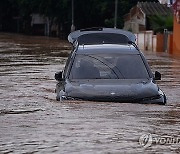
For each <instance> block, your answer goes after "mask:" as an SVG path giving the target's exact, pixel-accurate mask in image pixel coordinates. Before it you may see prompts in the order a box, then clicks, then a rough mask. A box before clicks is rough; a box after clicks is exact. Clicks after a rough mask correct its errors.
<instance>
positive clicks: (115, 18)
mask: <svg viewBox="0 0 180 154" xmlns="http://www.w3.org/2000/svg"><path fill="white" fill-rule="evenodd" d="M117 6H118V0H115V13H114V28H117V9H118V8H117Z"/></svg>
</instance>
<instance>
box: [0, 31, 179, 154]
mask: <svg viewBox="0 0 180 154" xmlns="http://www.w3.org/2000/svg"><path fill="white" fill-rule="evenodd" d="M70 49H71V47H70V46H69V44H68V43H67V42H66V41H62V40H59V39H57V38H47V37H37V36H36V37H32V36H23V35H15V34H5V33H0V153H18V154H19V153H47V154H49V153H57V154H59V153H63V154H64V153H65V154H66V153H67V154H69V153H75V154H76V153H77V154H81V153H82V154H88V153H92V154H110V153H113V154H116V153H117V154H119V153H132V154H134V153H167V154H169V153H180V125H179V123H180V58H179V57H178V56H175V57H173V56H172V55H169V54H167V53H158V54H157V53H152V52H150V51H149V52H145V56H146V58H147V60H148V62H149V64H150V66H151V68H152V69H153V71H155V70H157V71H159V72H161V73H162V81H159V82H158V84H159V86H160V88H161V89H162V90H163V91H165V93H166V95H167V99H168V100H167V105H165V106H162V105H156V104H131V103H110V102H109V103H107V102H106V103H103V102H78V101H76V102H63V103H60V102H57V101H56V100H55V97H56V95H55V93H54V89H55V85H56V81H55V80H54V73H55V72H57V71H59V70H62V69H63V67H64V64H65V61H66V59H67V57H66V56H67V55H68V53H69V52H70ZM145 135H146V136H145ZM147 136H148V137H147ZM151 139H152V140H151ZM171 139H172V140H171ZM139 141H140V142H139Z"/></svg>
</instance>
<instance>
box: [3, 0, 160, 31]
mask: <svg viewBox="0 0 180 154" xmlns="http://www.w3.org/2000/svg"><path fill="white" fill-rule="evenodd" d="M140 1H155V2H157V1H158V0H140ZM137 2H138V0H119V1H118V20H117V27H118V28H122V27H123V24H124V23H123V16H124V15H125V14H126V13H128V12H129V9H130V8H131V7H132V6H134V5H136V4H137ZM114 5H115V0H74V19H75V20H74V22H75V23H74V24H75V26H76V29H80V28H87V27H97V26H103V27H113V25H114V8H115V6H114ZM32 13H40V14H42V15H45V16H47V17H48V18H49V19H50V21H52V22H55V23H57V24H58V25H59V27H61V29H62V31H64V32H67V33H69V31H70V27H71V0H0V30H1V31H10V32H24V33H31V25H30V23H31V14H32Z"/></svg>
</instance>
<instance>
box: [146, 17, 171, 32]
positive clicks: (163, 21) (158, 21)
mask: <svg viewBox="0 0 180 154" xmlns="http://www.w3.org/2000/svg"><path fill="white" fill-rule="evenodd" d="M149 20H150V25H151V28H152V29H153V31H154V32H155V33H157V32H160V33H163V32H164V29H167V30H168V31H172V30H173V16H172V15H168V16H162V15H155V16H151V17H149Z"/></svg>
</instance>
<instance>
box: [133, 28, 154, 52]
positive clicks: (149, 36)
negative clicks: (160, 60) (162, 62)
mask: <svg viewBox="0 0 180 154" xmlns="http://www.w3.org/2000/svg"><path fill="white" fill-rule="evenodd" d="M135 35H136V38H137V39H136V43H137V45H138V47H139V48H140V49H141V50H150V51H156V35H153V31H145V32H140V33H137V34H135Z"/></svg>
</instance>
